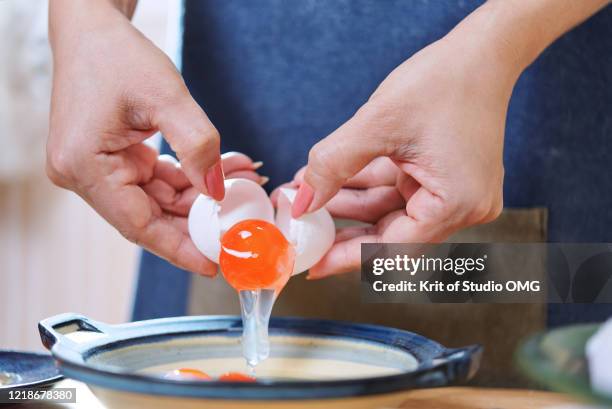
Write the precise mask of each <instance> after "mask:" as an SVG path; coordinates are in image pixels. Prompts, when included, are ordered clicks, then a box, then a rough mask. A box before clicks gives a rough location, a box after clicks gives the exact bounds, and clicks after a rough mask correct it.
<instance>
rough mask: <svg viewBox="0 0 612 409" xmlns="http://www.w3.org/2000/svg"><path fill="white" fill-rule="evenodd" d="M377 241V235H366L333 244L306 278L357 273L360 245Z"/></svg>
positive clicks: (359, 262)
mask: <svg viewBox="0 0 612 409" xmlns="http://www.w3.org/2000/svg"><path fill="white" fill-rule="evenodd" d="M379 239H380V238H379V236H377V235H367V236H357V237H354V238H351V239H348V240H345V241H341V242H338V243H335V244H334V245H333V246H332V248H331V249H330V250H329V251H328V252H327V254H326V255H325V256H324V257H323V258H322V259H321V261H319V262H318V263H317V264H315V265H314V266H313V267H311V268H310V270H309V272H308V276H307V277H306V278H307V279H309V280H315V279H319V278H323V277H328V276H331V275H335V274H342V273H348V272H351V271H359V266H360V264H361V243H377V242H378V241H379Z"/></svg>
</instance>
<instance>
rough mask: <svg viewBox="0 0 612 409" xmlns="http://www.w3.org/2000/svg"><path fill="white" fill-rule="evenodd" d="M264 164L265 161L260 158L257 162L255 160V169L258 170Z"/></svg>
mask: <svg viewBox="0 0 612 409" xmlns="http://www.w3.org/2000/svg"><path fill="white" fill-rule="evenodd" d="M262 166H263V162H262V161H260V160H258V161H257V162H253V168H252V169H253V170H257V169H259V168H261V167H262Z"/></svg>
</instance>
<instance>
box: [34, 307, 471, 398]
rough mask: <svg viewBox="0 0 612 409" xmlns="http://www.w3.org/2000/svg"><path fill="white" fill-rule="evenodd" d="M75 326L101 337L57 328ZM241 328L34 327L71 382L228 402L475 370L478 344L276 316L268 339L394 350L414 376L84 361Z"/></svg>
mask: <svg viewBox="0 0 612 409" xmlns="http://www.w3.org/2000/svg"><path fill="white" fill-rule="evenodd" d="M70 325H75V326H76V327H75V328H77V330H80V331H90V332H97V333H101V334H103V335H104V336H102V337H99V338H98V339H96V340H93V341H89V342H83V343H77V342H74V341H72V340H70V339H69V338H68V337H66V336H65V335H63V334H62V333H61V332H60V331H58V329H59V328H64V327H67V326H70ZM241 330H242V321H241V318H240V317H239V316H228V315H213V316H191V317H171V318H158V319H152V320H145V321H136V322H131V323H126V324H118V325H109V324H105V323H101V322H97V321H94V320H91V319H89V318H87V317H84V316H82V315H79V314H73V313H67V314H60V315H58V316H54V317H51V318H47V319H45V320H43V321H41V322H40V323H39V332H40V335H41V340H42V342H43V344H44V345H45V346H46V347H47V348H48V349H50V350H51V354H52V356H53V357H54V358H55V359H56V361H57V363H58V365H59V368H60V371H61V372H62V374H63V375H65V376H66V377H68V378H73V379H76V380H79V381H83V382H85V383H87V384H91V385H94V386H99V387H103V388H109V389H115V390H121V391H126V392H135V393H145V394H155V395H166V396H175V397H176V396H178V397H190V398H205V399H231V400H276V401H279V400H296V399H302V400H305V399H309V400H310V399H331V398H347V397H356V396H367V395H378V394H385V393H395V392H400V391H403V390H406V389H414V388H422V387H433V386H443V385H447V384H449V383H458V382H464V381H467V380H468V379H470V378H471V377H472V376H473V375H474V374H475V372H476V370H477V369H478V366H479V364H480V360H481V356H482V347H481V346H480V345H471V346H468V347H464V348H445V347H443V346H442V345H440V344H439V343H437V342H435V341H433V340H431V339H428V338H426V337H423V336H421V335H418V334H415V333H412V332H409V331H405V330H400V329H395V328H390V327H385V326H380V325H373V324H361V323H352V322H346V321H332V320H321V319H307V318H296V317H273V318H272V319H271V320H270V332H271V334H284V335H307V336H329V337H333V338H342V339H349V340H350V339H355V340H359V341H366V342H373V343H378V344H381V345H386V346H391V347H394V348H395V349H399V350H402V351H404V352H408V353H410V354H412V355H413V356H414V357H415V358H416V360H417V362H418V367H417V368H416V369H415V370H414V371H410V372H402V373H400V374H394V375H387V376H377V377H370V378H355V379H340V380H323V381H317V380H303V381H302V380H300V381H273V380H258V381H257V382H253V383H250V382H249V383H245V382H219V381H205V382H204V381H190V380H180V381H178V380H172V379H165V378H162V377H156V376H152V375H148V374H141V373H134V372H128V371H119V370H111V369H109V368H100V367H95V366H93V365H91V364H88V362H87V360H88V359H89V358H91V357H92V356H94V355H97V354H100V353H102V352H107V351H111V350H113V349H118V348H121V347H125V346H128V345H137V344H143V343H148V342H155V341H159V340H162V339H172V338H175V337H186V336H194V335H203V334H208V335H228V334H229V335H232V336H237V335H239V333H240V332H241Z"/></svg>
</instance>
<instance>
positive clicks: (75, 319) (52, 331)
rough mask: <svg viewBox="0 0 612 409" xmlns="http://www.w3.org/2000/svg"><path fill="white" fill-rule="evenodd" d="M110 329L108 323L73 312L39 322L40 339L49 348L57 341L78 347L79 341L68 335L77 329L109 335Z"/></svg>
mask: <svg viewBox="0 0 612 409" xmlns="http://www.w3.org/2000/svg"><path fill="white" fill-rule="evenodd" d="M109 329H110V327H109V325H107V324H104V323H101V322H97V321H94V320H92V319H90V318H87V317H85V316H84V315H80V314H76V313H72V312H68V313H64V314H59V315H55V316H53V317H49V318H46V319H44V320H42V321H40V322H39V323H38V332H39V333H40V339H41V341H42V343H43V345H44V346H45V348H47V349H51V348H52V347H53V346H54V345H55V344H56V343H57V344H63V345H66V346H71V347H73V348H74V347H76V346H77V345H79V342H77V341H74V340H72V339H70V338H68V337H67V336H66V335H68V334H71V333H74V332H77V331H84V332H95V333H99V334H106V335H108V333H109Z"/></svg>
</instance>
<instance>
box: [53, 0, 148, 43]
mask: <svg viewBox="0 0 612 409" xmlns="http://www.w3.org/2000/svg"><path fill="white" fill-rule="evenodd" d="M135 6H136V0H87V1H76V0H51V1H50V3H49V42H50V43H51V46H52V47H53V48H54V49H55V48H56V46H57V45H59V44H66V45H67V46H68V47H71V46H73V44H74V41H76V40H78V39H79V38H80V37H81V36H82V35H83V34H86V33H88V32H94V31H104V30H106V29H108V28H111V27H113V26H116V25H117V24H121V23H125V22H128V19H129V18H130V17H131V13H133V9H134V8H135Z"/></svg>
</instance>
